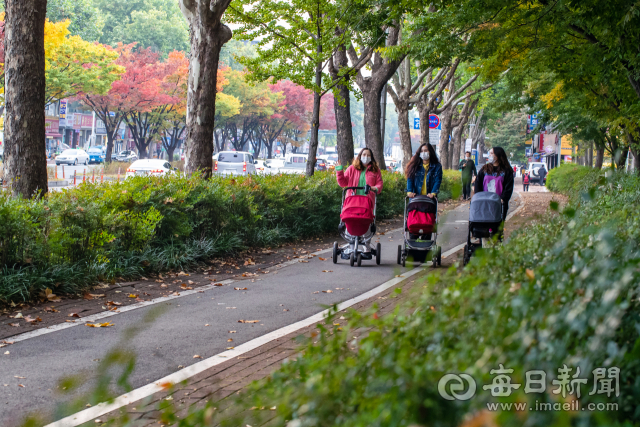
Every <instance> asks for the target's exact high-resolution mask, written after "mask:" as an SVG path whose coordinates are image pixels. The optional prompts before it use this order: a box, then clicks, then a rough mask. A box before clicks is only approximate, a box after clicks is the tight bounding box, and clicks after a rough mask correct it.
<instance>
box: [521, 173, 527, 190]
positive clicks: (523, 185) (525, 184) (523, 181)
mask: <svg viewBox="0 0 640 427" xmlns="http://www.w3.org/2000/svg"><path fill="white" fill-rule="evenodd" d="M522 191H529V172H525V173H524V175H522Z"/></svg>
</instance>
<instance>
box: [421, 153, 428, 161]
mask: <svg viewBox="0 0 640 427" xmlns="http://www.w3.org/2000/svg"><path fill="white" fill-rule="evenodd" d="M420 158H421V159H422V160H429V152H428V151H423V152H421V153H420Z"/></svg>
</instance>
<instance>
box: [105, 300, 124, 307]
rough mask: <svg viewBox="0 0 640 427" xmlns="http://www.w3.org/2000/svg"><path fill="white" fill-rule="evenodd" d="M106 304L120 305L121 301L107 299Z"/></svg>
mask: <svg viewBox="0 0 640 427" xmlns="http://www.w3.org/2000/svg"><path fill="white" fill-rule="evenodd" d="M107 305H108V306H109V305H113V306H121V305H122V303H121V302H117V301H107Z"/></svg>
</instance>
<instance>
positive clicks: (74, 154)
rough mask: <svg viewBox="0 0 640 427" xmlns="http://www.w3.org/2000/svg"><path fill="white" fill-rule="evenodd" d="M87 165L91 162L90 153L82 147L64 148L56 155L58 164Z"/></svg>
mask: <svg viewBox="0 0 640 427" xmlns="http://www.w3.org/2000/svg"><path fill="white" fill-rule="evenodd" d="M62 164H66V165H87V164H89V155H88V154H87V152H86V151H84V150H81V149H69V150H64V151H63V152H62V153H60V154H59V155H58V156H57V157H56V165H62Z"/></svg>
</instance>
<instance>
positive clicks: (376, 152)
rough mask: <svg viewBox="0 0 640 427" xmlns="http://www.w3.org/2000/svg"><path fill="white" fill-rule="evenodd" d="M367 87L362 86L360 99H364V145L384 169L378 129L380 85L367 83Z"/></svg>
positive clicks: (382, 149) (380, 137) (380, 136)
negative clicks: (375, 85) (374, 85)
mask: <svg viewBox="0 0 640 427" xmlns="http://www.w3.org/2000/svg"><path fill="white" fill-rule="evenodd" d="M367 86H368V87H367V89H366V90H364V89H363V88H362V87H361V89H362V99H363V101H364V139H365V145H366V146H367V148H368V149H370V150H371V152H372V153H373V157H374V158H375V159H376V162H377V163H378V166H379V167H380V169H386V165H385V162H384V147H383V144H382V133H381V129H380V120H381V117H382V115H381V113H382V111H381V108H380V94H381V93H382V88H383V87H384V86H381V87H379V88H376V87H372V86H373V85H367Z"/></svg>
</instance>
